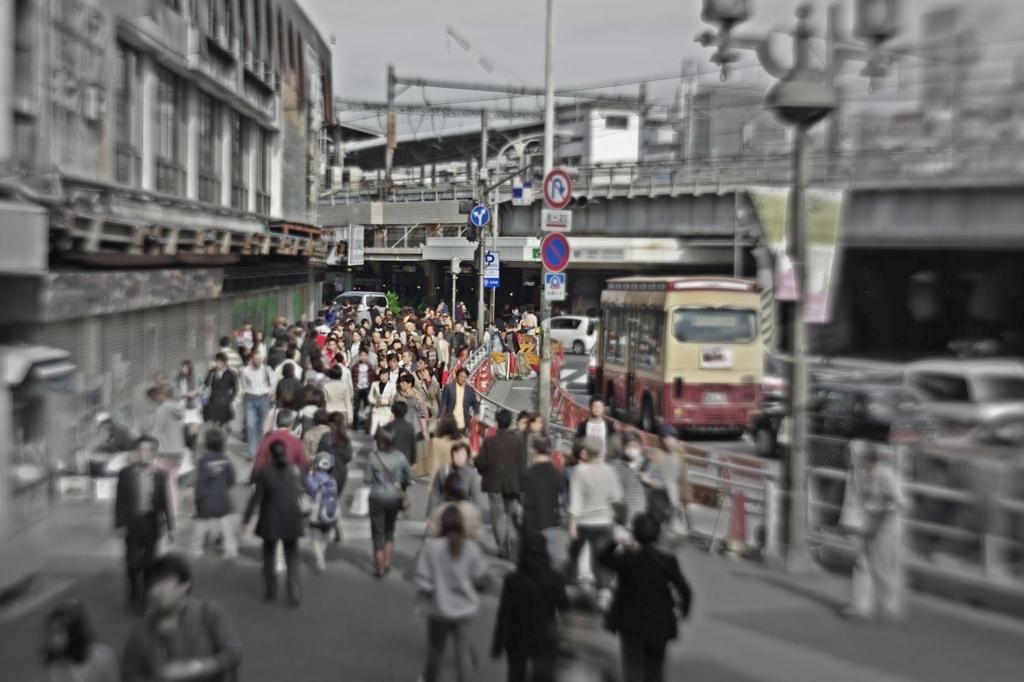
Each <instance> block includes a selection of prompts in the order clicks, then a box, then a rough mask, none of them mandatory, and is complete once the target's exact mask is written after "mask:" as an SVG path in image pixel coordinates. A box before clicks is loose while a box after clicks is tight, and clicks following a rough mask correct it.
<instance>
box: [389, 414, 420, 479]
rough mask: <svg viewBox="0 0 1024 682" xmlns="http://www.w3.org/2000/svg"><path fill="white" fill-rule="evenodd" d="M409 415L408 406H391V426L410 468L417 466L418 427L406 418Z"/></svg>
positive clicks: (399, 449) (400, 450)
mask: <svg viewBox="0 0 1024 682" xmlns="http://www.w3.org/2000/svg"><path fill="white" fill-rule="evenodd" d="M408 413H409V405H408V404H406V403H405V402H396V403H395V404H394V405H392V406H391V415H392V417H393V420H392V422H391V424H389V426H390V427H391V428H392V429H394V431H395V440H396V441H397V445H398V451H399V452H401V453H402V454H404V455H405V458H406V459H407V460H409V466H414V465H415V464H416V427H414V426H413V425H412V424H410V423H409V420H408V419H406V418H405V416H406V415H407V414H408Z"/></svg>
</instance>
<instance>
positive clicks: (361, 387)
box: [352, 346, 377, 429]
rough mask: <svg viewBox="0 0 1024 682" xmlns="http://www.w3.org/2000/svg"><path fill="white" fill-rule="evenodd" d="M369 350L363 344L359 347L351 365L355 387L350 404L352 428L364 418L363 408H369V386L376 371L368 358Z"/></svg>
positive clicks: (375, 377)
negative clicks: (352, 401)
mask: <svg viewBox="0 0 1024 682" xmlns="http://www.w3.org/2000/svg"><path fill="white" fill-rule="evenodd" d="M369 357H370V353H369V350H368V349H367V348H366V347H365V346H364V347H362V348H360V349H359V362H357V363H355V365H354V366H353V367H352V383H353V385H354V389H355V400H354V405H353V406H352V428H354V429H358V428H359V427H360V426H361V425H362V423H363V420H364V419H365V417H364V415H363V410H368V409H370V406H371V405H372V403H371V402H370V386H372V385H373V384H374V382H376V381H377V372H376V371H374V369H373V365H372V364H371V363H370V360H369Z"/></svg>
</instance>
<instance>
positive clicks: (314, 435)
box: [302, 424, 331, 463]
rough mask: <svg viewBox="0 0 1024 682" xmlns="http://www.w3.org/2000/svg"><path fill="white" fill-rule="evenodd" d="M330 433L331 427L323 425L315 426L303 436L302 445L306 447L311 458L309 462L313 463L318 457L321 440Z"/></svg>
mask: <svg viewBox="0 0 1024 682" xmlns="http://www.w3.org/2000/svg"><path fill="white" fill-rule="evenodd" d="M330 431H331V427H330V426H327V425H326V424H321V425H320V426H314V427H313V428H311V429H310V430H309V431H306V433H304V434H303V436H302V444H303V445H305V446H306V454H307V455H308V456H309V461H310V462H311V463H312V462H313V458H314V457H316V455H317V450H318V446H319V445H320V439H321V438H323V437H324V434H325V433H330Z"/></svg>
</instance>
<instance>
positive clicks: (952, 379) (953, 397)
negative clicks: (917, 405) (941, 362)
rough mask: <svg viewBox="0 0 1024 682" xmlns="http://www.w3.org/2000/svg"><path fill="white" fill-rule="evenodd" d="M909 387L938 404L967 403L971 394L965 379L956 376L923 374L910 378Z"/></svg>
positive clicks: (932, 373) (935, 373) (933, 373)
mask: <svg viewBox="0 0 1024 682" xmlns="http://www.w3.org/2000/svg"><path fill="white" fill-rule="evenodd" d="M910 385H911V386H913V387H914V388H916V389H917V390H919V391H921V393H923V394H925V395H926V396H927V397H928V399H929V400H933V401H935V402H939V403H969V402H971V394H970V391H969V390H968V388H967V379H965V378H964V377H962V376H960V375H958V374H940V373H938V372H924V373H921V374H915V375H913V376H912V377H911V378H910Z"/></svg>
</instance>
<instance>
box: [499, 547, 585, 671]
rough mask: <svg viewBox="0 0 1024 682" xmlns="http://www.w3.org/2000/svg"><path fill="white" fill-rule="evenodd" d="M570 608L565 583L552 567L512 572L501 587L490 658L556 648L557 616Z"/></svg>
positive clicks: (529, 653)
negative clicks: (506, 652)
mask: <svg viewBox="0 0 1024 682" xmlns="http://www.w3.org/2000/svg"><path fill="white" fill-rule="evenodd" d="M568 608H569V597H568V596H567V595H566V593H565V581H564V579H563V578H562V576H560V575H559V574H558V573H556V572H555V571H553V570H552V569H551V568H550V567H548V566H543V567H538V568H535V569H534V570H532V571H530V572H528V573H527V572H524V571H523V570H522V569H519V570H517V571H514V572H512V573H509V574H508V575H506V576H505V583H504V585H503V586H502V588H501V600H500V602H499V604H498V617H497V618H496V619H495V623H494V637H493V639H492V641H491V655H492V656H494V657H495V658H497V657H498V656H500V655H501V652H502V650H505V651H508V652H510V653H512V654H518V655H531V654H534V653H537V652H538V651H539V650H542V649H543V648H544V647H554V646H557V642H558V621H557V620H556V615H557V612H558V611H565V610H566V609H568Z"/></svg>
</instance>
